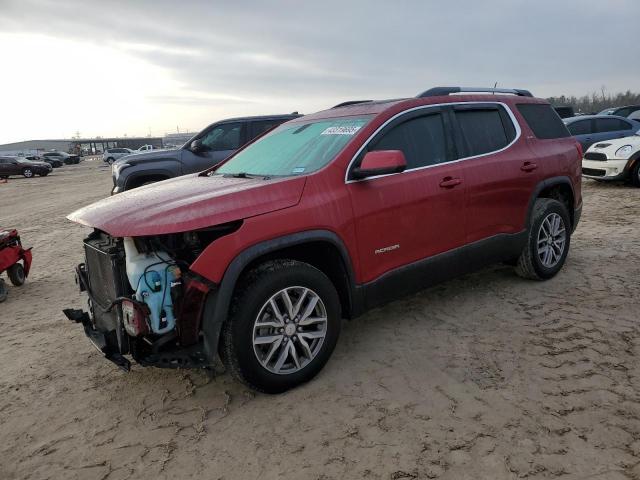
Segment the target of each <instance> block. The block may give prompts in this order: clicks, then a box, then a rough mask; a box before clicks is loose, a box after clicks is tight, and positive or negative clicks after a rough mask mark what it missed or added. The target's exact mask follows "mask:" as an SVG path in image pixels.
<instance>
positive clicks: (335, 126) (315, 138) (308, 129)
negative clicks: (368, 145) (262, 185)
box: [213, 115, 373, 176]
mask: <svg viewBox="0 0 640 480" xmlns="http://www.w3.org/2000/svg"><path fill="white" fill-rule="evenodd" d="M372 117H373V115H366V116H359V117H340V118H327V119H323V120H314V121H309V122H307V123H304V122H302V123H300V122H297V123H294V124H283V125H281V126H279V127H278V128H276V129H275V130H273V131H272V132H271V133H269V134H267V135H266V136H264V137H263V138H261V139H260V140H258V141H256V142H255V143H253V144H252V145H249V146H248V147H247V148H245V149H244V150H242V151H241V152H239V153H238V154H237V155H235V156H234V157H233V158H231V160H229V161H228V162H226V163H225V164H223V165H222V166H221V167H220V168H218V169H217V170H216V171H215V172H213V173H214V174H222V175H225V174H226V175H238V174H246V175H257V176H289V175H304V174H307V173H311V172H315V171H316V170H319V169H320V168H322V167H324V166H325V165H327V164H328V163H329V162H331V161H332V160H333V159H334V158H335V157H336V155H337V154H338V153H339V152H340V151H341V150H342V149H343V148H344V147H345V145H347V143H349V141H350V140H351V139H352V138H353V136H354V135H355V134H356V133H357V132H358V130H360V129H361V128H362V127H364V126H365V125H366V124H367V123H369V121H370V120H371V118H372Z"/></svg>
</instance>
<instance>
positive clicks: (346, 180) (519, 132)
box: [344, 101, 522, 184]
mask: <svg viewBox="0 0 640 480" xmlns="http://www.w3.org/2000/svg"><path fill="white" fill-rule="evenodd" d="M447 105H501V106H503V107H504V109H505V110H506V112H507V114H508V115H509V118H510V119H511V122H512V123H513V126H514V128H515V131H516V136H515V137H514V139H513V140H512V141H511V143H509V144H508V145H506V146H504V147H502V148H501V149H499V150H494V151H492V152H487V153H483V154H481V155H473V156H470V157H463V158H457V159H456V160H451V161H449V162H442V163H436V164H434V165H425V166H424V167H416V168H410V169H408V170H403V171H402V172H398V173H387V174H385V175H374V176H372V177H367V178H362V179H357V180H349V171H350V170H351V167H352V165H353V163H354V162H355V161H356V158H358V156H359V155H360V154H361V153H362V151H363V150H364V149H365V148H366V146H367V145H369V143H370V142H371V140H372V139H373V138H374V137H375V136H376V135H377V134H378V133H380V131H381V130H382V129H383V128H384V127H386V126H387V125H389V123H391V122H393V121H394V120H395V119H397V118H399V117H401V116H403V115H405V114H407V113H411V112H415V111H418V110H426V109H429V108H433V107H445V106H447ZM434 113H435V112H434ZM521 135H522V130H521V129H520V124H519V123H518V121H517V120H516V117H515V115H514V114H513V112H512V111H511V108H509V106H508V105H507V104H506V103H504V102H492V101H484V102H448V103H434V104H430V105H420V106H419V107H413V108H410V109H408V110H403V111H402V112H400V113H396V114H395V115H394V116H393V117H391V118H389V119H388V120H387V121H386V122H384V123H383V124H382V125H380V126H379V127H378V128H377V129H376V130H375V132H373V133H372V134H371V135H369V138H367V139H366V140H365V141H364V143H363V144H362V145H361V146H360V148H359V149H358V151H357V152H356V153H355V154H354V156H353V157H352V158H351V161H350V162H349V165H348V166H347V170H346V171H345V174H344V183H345V184H349V183H356V182H366V181H369V180H375V179H376V178H383V177H389V176H391V175H402V174H404V173H409V172H415V171H417V170H424V169H426V168H433V167H439V166H440V165H449V164H452V163H458V162H462V161H465V160H472V159H474V158H481V157H486V156H487V155H494V154H496V153H500V152H504V151H505V150H507V149H508V148H510V147H511V146H512V145H513V144H514V143H516V142H517V141H518V139H519V138H520V136H521Z"/></svg>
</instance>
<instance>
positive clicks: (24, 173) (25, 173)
mask: <svg viewBox="0 0 640 480" xmlns="http://www.w3.org/2000/svg"><path fill="white" fill-rule="evenodd" d="M22 176H23V177H24V178H31V177H33V170H31V169H30V168H24V169H22Z"/></svg>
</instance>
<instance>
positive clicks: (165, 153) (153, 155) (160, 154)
mask: <svg viewBox="0 0 640 480" xmlns="http://www.w3.org/2000/svg"><path fill="white" fill-rule="evenodd" d="M179 157H180V150H178V149H176V150H149V151H148V152H140V153H137V152H134V153H128V154H126V155H125V156H123V157H120V158H119V159H118V162H121V163H130V164H132V165H133V164H136V163H141V162H146V161H149V160H157V159H167V158H173V159H178V158H179Z"/></svg>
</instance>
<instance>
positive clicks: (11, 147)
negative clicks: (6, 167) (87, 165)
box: [0, 134, 186, 155]
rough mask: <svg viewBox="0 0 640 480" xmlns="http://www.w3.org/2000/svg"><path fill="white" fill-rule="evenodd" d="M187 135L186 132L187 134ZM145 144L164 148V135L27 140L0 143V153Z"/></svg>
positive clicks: (78, 150) (88, 151)
mask: <svg viewBox="0 0 640 480" xmlns="http://www.w3.org/2000/svg"><path fill="white" fill-rule="evenodd" d="M185 135H186V134H185ZM143 145H153V148H163V145H164V143H163V139H162V137H104V138H102V137H95V138H70V139H55V140H26V141H24V142H14V143H6V144H4V145H0V155H18V154H25V155H27V154H38V153H44V152H49V151H52V150H55V151H59V152H67V153H76V154H81V155H92V154H100V153H102V152H104V150H105V149H107V148H118V147H119V148H130V149H132V150H136V149H138V148H140V147H142V146H143Z"/></svg>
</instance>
